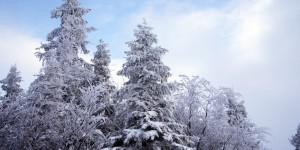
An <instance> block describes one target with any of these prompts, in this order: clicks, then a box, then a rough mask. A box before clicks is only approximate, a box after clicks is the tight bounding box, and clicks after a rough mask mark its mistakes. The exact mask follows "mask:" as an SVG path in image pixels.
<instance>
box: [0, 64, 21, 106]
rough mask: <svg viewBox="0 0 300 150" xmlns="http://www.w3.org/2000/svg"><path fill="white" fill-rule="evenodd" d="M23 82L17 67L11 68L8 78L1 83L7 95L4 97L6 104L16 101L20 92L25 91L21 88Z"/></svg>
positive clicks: (0, 81)
mask: <svg viewBox="0 0 300 150" xmlns="http://www.w3.org/2000/svg"><path fill="white" fill-rule="evenodd" d="M21 81H22V78H21V76H20V72H19V71H18V70H17V67H16V65H14V66H11V67H10V69H9V73H8V74H7V76H6V78H4V79H2V80H0V83H1V84H2V86H1V88H2V90H3V91H5V95H4V97H3V100H4V103H6V102H7V103H9V101H13V100H15V99H16V97H17V96H18V95H19V94H20V92H22V91H23V89H22V88H21V87H20V83H21ZM4 106H5V105H4Z"/></svg>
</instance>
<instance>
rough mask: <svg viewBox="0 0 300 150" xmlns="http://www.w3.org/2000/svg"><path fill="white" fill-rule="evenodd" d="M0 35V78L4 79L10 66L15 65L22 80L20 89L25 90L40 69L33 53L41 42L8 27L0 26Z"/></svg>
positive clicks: (26, 33) (24, 32)
mask: <svg viewBox="0 0 300 150" xmlns="http://www.w3.org/2000/svg"><path fill="white" fill-rule="evenodd" d="M0 33H1V36H0V41H1V42H0V52H1V59H0V64H2V65H0V70H1V72H0V77H1V78H5V77H6V75H7V73H8V71H9V68H10V66H11V65H14V64H16V65H17V68H18V70H19V71H20V72H21V75H22V78H23V80H24V81H23V82H22V87H23V88H27V87H28V85H29V84H30V83H31V82H32V81H33V79H34V78H35V77H34V75H35V74H37V73H38V72H39V69H40V67H41V63H40V62H39V61H38V59H37V58H36V57H35V55H34V53H35V51H36V50H35V49H36V48H37V47H39V46H40V42H41V41H42V40H40V39H37V38H35V37H33V36H30V33H28V32H26V31H21V30H20V29H17V28H13V27H9V26H2V25H0Z"/></svg>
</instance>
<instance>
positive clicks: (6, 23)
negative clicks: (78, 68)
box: [0, 0, 300, 150]
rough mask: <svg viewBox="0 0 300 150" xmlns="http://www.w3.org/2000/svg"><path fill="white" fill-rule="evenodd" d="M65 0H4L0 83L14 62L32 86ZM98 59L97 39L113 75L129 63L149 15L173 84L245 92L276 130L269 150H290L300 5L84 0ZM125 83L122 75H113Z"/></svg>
mask: <svg viewBox="0 0 300 150" xmlns="http://www.w3.org/2000/svg"><path fill="white" fill-rule="evenodd" d="M61 3H62V1H61V0H26V1H25V0H0V54H1V55H0V56H1V57H0V78H1V79H2V78H4V77H5V76H6V74H7V72H8V70H9V68H10V66H11V65H13V64H16V65H17V67H18V69H19V70H20V71H21V74H22V77H23V80H24V82H23V83H22V86H23V88H27V87H28V85H29V84H30V82H31V81H32V80H33V79H34V78H35V77H34V76H33V75H34V74H37V73H38V72H39V68H40V67H41V62H39V61H38V59H37V58H35V56H34V52H35V48H37V47H39V46H40V43H41V42H43V41H45V39H46V35H47V33H49V32H50V31H51V30H52V29H54V28H55V27H57V26H58V25H59V22H58V20H53V19H50V11H51V10H52V9H53V8H55V7H57V6H59V5H60V4H61ZM82 5H83V6H85V7H88V8H91V9H92V11H91V12H90V13H89V14H87V15H86V20H87V21H88V22H89V25H90V26H94V27H96V28H97V29H98V30H97V31H96V32H94V33H91V34H89V40H90V41H91V44H90V49H91V54H90V55H88V56H83V57H84V58H87V59H88V58H89V57H91V56H92V54H93V51H94V50H95V48H94V47H95V45H97V44H98V43H97V42H98V40H99V39H100V38H102V39H103V40H104V41H106V42H107V43H109V47H108V48H109V49H110V50H111V57H112V59H113V63H112V69H113V73H114V72H115V71H117V70H118V69H119V68H120V65H121V64H122V62H124V56H125V55H124V53H123V52H124V51H125V50H128V48H127V46H126V45H125V44H124V43H125V42H126V41H130V40H132V39H133V29H134V28H135V27H136V24H137V23H140V22H141V21H142V19H143V18H146V19H147V21H148V22H149V24H150V25H151V26H153V27H154V32H155V33H156V34H157V35H158V40H159V45H161V46H162V47H164V48H167V49H168V50H169V53H167V54H166V55H165V57H164V62H165V63H166V64H167V65H168V66H170V67H171V72H172V74H173V77H172V78H173V79H176V77H177V76H178V75H179V74H186V75H199V76H200V77H204V78H206V79H207V80H209V81H210V82H211V83H212V84H213V85H215V86H217V87H218V86H226V87H231V88H233V89H234V90H235V91H237V92H239V93H241V94H242V95H243V98H244V100H245V101H246V103H245V105H246V108H247V110H248V113H249V117H250V118H251V120H252V121H253V122H255V123H256V124H257V125H259V126H263V127H267V128H269V129H270V133H271V135H270V136H268V140H269V141H270V142H269V143H267V144H266V145H267V146H268V147H269V148H270V149H274V150H283V149H292V146H291V145H290V143H289V141H288V139H289V138H290V137H291V136H292V135H293V134H295V131H296V127H297V126H298V124H299V123H300V94H299V92H300V91H299V90H300V59H299V57H300V49H299V48H300V1H299V0H198V1H196V0H185V1H183V0H144V1H141V0H115V1H107V0H84V1H82ZM115 80H118V81H122V80H123V78H120V77H119V78H117V77H115Z"/></svg>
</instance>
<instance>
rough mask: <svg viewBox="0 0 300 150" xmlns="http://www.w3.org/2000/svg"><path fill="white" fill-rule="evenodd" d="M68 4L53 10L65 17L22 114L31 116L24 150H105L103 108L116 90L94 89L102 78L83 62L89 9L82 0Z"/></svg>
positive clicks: (24, 127) (24, 135) (52, 37)
mask: <svg viewBox="0 0 300 150" xmlns="http://www.w3.org/2000/svg"><path fill="white" fill-rule="evenodd" d="M64 1H65V3H64V4H63V5H62V6H60V7H58V8H57V9H55V10H53V11H52V18H60V19H61V25H60V27H58V28H56V29H54V30H53V31H52V32H51V33H49V35H48V37H47V41H48V42H47V43H46V44H43V45H42V46H41V47H40V49H43V50H44V51H43V52H37V53H36V54H37V56H38V57H39V58H40V59H41V60H42V61H43V68H42V69H41V73H40V74H39V75H38V78H37V79H36V80H35V81H34V82H33V83H32V84H31V85H30V87H29V90H28V93H27V94H26V95H25V96H24V99H25V100H26V103H25V104H24V105H23V106H22V108H21V109H20V110H22V111H24V112H26V113H23V118H26V119H25V120H24V121H23V122H22V125H21V126H20V127H18V129H20V130H21V131H22V132H21V133H22V134H20V135H18V137H19V139H21V140H20V141H15V142H16V143H18V144H19V147H18V149H100V148H101V147H102V146H103V143H104V140H105V138H106V137H105V135H104V134H103V133H102V131H101V128H100V127H101V126H103V124H104V123H105V122H106V120H107V119H106V118H107V117H105V114H104V111H101V109H102V107H104V106H102V105H105V106H106V105H107V103H105V102H106V101H109V98H110V94H109V93H110V92H111V89H107V86H105V85H106V83H105V84H104V83H101V82H99V83H98V84H97V85H93V84H92V82H93V80H94V78H95V77H96V75H95V74H94V70H93V68H92V65H91V64H88V63H86V62H85V61H84V60H83V59H81V58H79V56H78V53H79V50H81V51H82V52H83V53H87V52H88V50H87V49H86V44H87V41H86V40H85V38H86V33H88V32H90V31H92V30H93V28H87V27H85V26H86V23H87V22H86V21H85V20H83V19H82V16H83V15H84V14H85V13H87V12H88V11H89V9H86V8H82V7H80V6H79V2H78V1H77V0H64Z"/></svg>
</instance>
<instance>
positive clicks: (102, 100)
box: [92, 39, 115, 135]
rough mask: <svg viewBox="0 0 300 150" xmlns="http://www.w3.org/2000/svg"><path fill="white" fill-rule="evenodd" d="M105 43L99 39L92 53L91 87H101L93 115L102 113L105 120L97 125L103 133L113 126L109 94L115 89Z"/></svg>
mask: <svg viewBox="0 0 300 150" xmlns="http://www.w3.org/2000/svg"><path fill="white" fill-rule="evenodd" d="M107 45H108V44H107V43H104V41H103V40H101V39H100V40H99V45H97V51H96V52H95V53H94V59H92V62H93V66H94V74H95V78H94V79H93V82H92V87H93V88H97V87H99V86H101V87H102V90H101V91H99V92H98V93H97V94H98V96H97V99H96V104H97V105H98V107H97V108H98V110H97V111H96V112H95V113H94V114H93V115H99V114H102V115H103V116H105V121H104V122H103V123H101V124H100V125H98V126H97V127H98V128H100V129H101V130H102V131H103V133H104V134H105V135H107V134H109V133H110V132H111V131H112V130H113V128H114V127H113V123H112V120H113V118H112V117H113V116H114V114H115V109H114V105H113V103H112V101H111V94H112V93H113V91H114V90H115V87H114V86H113V84H112V82H111V81H110V69H109V64H110V61H111V60H110V55H109V50H107V49H106V47H107Z"/></svg>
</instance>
